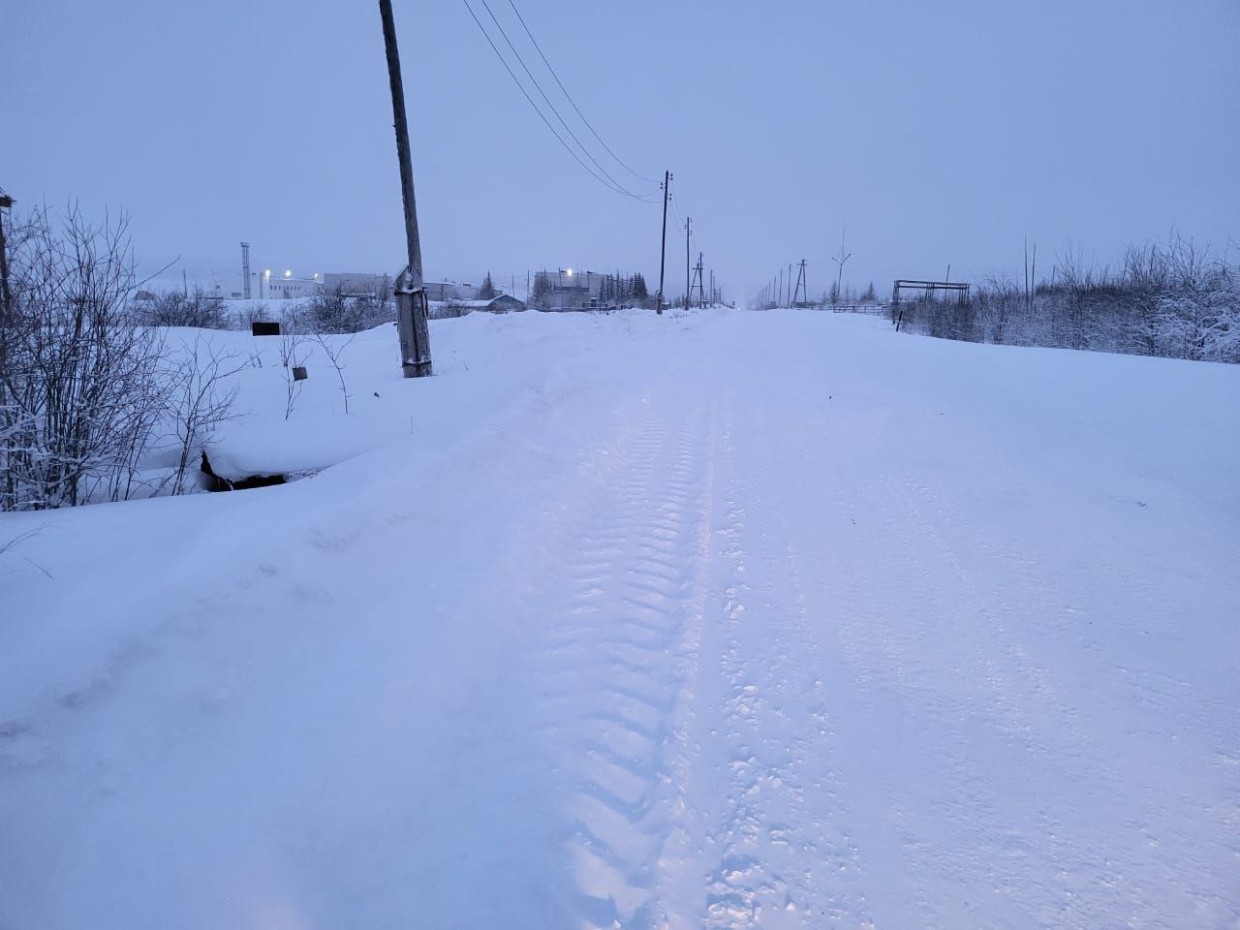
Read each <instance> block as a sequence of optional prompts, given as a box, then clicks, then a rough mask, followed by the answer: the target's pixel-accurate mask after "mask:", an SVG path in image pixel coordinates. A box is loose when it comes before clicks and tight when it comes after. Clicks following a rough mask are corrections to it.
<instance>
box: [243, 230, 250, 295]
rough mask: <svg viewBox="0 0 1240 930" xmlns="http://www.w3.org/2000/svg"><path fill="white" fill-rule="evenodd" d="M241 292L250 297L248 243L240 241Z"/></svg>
mask: <svg viewBox="0 0 1240 930" xmlns="http://www.w3.org/2000/svg"><path fill="white" fill-rule="evenodd" d="M241 294H242V296H243V297H245V299H246V300H249V299H250V243H248V242H243V243H241Z"/></svg>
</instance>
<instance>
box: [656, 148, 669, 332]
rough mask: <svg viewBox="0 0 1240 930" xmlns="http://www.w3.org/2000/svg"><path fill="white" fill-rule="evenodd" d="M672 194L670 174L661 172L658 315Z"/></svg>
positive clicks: (660, 309)
mask: <svg viewBox="0 0 1240 930" xmlns="http://www.w3.org/2000/svg"><path fill="white" fill-rule="evenodd" d="M671 194H672V173H671V172H670V171H664V172H663V244H662V246H661V247H660V251H659V299H658V309H657V312H658V313H659V314H662V313H663V271H664V269H665V268H666V267H667V201H668V198H669V197H671Z"/></svg>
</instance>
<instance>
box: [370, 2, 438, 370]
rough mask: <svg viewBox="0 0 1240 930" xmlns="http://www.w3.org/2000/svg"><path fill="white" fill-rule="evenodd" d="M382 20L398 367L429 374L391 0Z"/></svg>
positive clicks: (410, 169) (406, 125) (419, 250)
mask: <svg viewBox="0 0 1240 930" xmlns="http://www.w3.org/2000/svg"><path fill="white" fill-rule="evenodd" d="M379 16H380V18H381V19H382V20H383V46H384V49H385V51H386V52H387V66H388V81H389V83H390V84H391V88H392V121H393V126H394V128H395V129H396V158H397V160H398V161H399V162H400V192H401V202H402V203H403V205H404V208H405V244H406V246H407V247H408V265H407V266H406V267H405V270H404V272H403V273H402V274H401V276H400V278H399V279H398V281H397V284H396V325H397V329H398V331H399V333H400V355H401V368H402V370H403V371H404V374H405V377H406V378H423V377H426V376H428V375H430V374H432V368H431V340H430V328H429V327H428V325H427V322H426V320H427V316H428V312H427V311H428V307H427V302H426V290H425V289H424V288H423V284H422V240H421V238H420V237H419V235H418V210H417V204H416V201H415V200H414V194H413V161H412V158H411V157H410V154H409V121H408V119H407V118H406V116H405V87H404V82H403V81H402V79H401V73H400V52H399V50H398V49H397V47H396V22H395V20H394V19H393V18H392V0H379Z"/></svg>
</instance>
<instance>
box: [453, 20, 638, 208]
mask: <svg viewBox="0 0 1240 930" xmlns="http://www.w3.org/2000/svg"><path fill="white" fill-rule="evenodd" d="M461 2H462V3H464V4H465V9H467V10H469V15H470V16H472V17H473V20H474V22H475V23H477V24H478V29H479V30H480V31H481V32H482V36H483V38H485V39H486V40H487V44H488V45H490V46H491V50H492V51H493V52H495V57H497V58H498V59H499V63H500V64H501V65H503V66H504V70H505V71H507V72H508V76H509V77H510V78H512V82H513V83H514V84H516V85H517V89H518V90H519V91H521V94H522V95H523V96H524V97H525V99H526V100H527V101H529V104H530V106H531V107H533V108H534V112H535V113H537V114H538V118H539V119H541V120H542V121H543V124H544V125H546V127H547V128H548V129H549V130H551V134H552V135H553V136H555V138H556V140H557V141H558V142H559V143H560V145H562V146H564V151H566V152H568V154H569V155H571V156H573V160H574V161H576V162H577V164H579V165H581V167H582V168H584V169H585V170H586V171H587V172H588V173H589V174H590V176H591V177H592V178H594V180H596V181H598V182H599V183H600V184H602V185H603V186H604V187H606V188H608V189H609V190H613V191H615V192H616V193H617V194H622V195H624V196H632V195H631V194H629V193H628V192H627V191H625V190H623V189H622V188H619V187H616V186H615V185H613V184H611V183H608V181H606V180H605V179H604V178H603V177H602V176H601V175H599V174H598V173H597V172H595V170H594V169H593V168H591V167H590V166H589V165H588V164H586V163H585V162H584V161H583V160H582V158H581V156H580V155H578V154H577V152H576V150H575V149H573V147H572V146H570V145H569V144H568V143H567V142H565V141H564V137H563V136H561V135H560V133H559V131H558V130H557V129H556V128H555V127H554V126H553V125H551V121H550V120H549V119H547V117H546V114H544V113H543V111H542V110H541V109H539V107H538V104H537V103H535V102H534V98H533V97H531V96H530V92H529V91H528V90H526V89H525V85H524V84H522V83H521V79H520V78H518V77H517V75H516V73H515V72H514V71H513V70H512V67H511V66H510V65H509V64H508V61H507V59H505V58H504V56H503V53H502V52H500V50H499V46H497V45H496V44H495V40H494V39H492V38H491V34H490V33H489V32H487V30H486V27H485V26H484V25H482V20H480V19H479V18H478V14H477V13H475V12H474V8H473V7H472V6H470V5H469V0H461Z"/></svg>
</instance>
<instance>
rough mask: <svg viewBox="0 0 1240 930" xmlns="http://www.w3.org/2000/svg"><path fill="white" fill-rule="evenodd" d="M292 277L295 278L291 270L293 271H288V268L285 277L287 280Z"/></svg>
mask: <svg viewBox="0 0 1240 930" xmlns="http://www.w3.org/2000/svg"><path fill="white" fill-rule="evenodd" d="M292 276H293V272H292V270H291V269H287V268H286V269H285V270H284V277H286V278H291V277H292Z"/></svg>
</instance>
